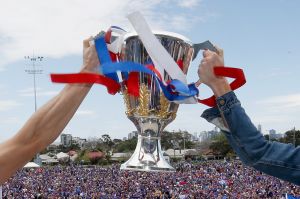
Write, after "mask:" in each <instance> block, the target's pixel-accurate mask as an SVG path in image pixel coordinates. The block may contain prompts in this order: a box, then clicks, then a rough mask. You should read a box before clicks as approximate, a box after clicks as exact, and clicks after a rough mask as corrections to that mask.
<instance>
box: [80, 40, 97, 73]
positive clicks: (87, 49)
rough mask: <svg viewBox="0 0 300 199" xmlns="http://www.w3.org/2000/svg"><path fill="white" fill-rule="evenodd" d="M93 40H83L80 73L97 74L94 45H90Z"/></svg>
mask: <svg viewBox="0 0 300 199" xmlns="http://www.w3.org/2000/svg"><path fill="white" fill-rule="evenodd" d="M92 39H93V38H92V37H90V38H88V39H85V40H83V66H82V70H81V72H88V73H98V72H99V69H98V67H99V65H100V62H99V59H98V55H97V52H96V49H95V46H94V45H90V41H91V40H92Z"/></svg>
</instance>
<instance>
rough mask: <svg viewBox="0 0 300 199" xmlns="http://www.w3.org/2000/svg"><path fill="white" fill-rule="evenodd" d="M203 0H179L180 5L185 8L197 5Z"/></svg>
mask: <svg viewBox="0 0 300 199" xmlns="http://www.w3.org/2000/svg"><path fill="white" fill-rule="evenodd" d="M200 2H201V0H179V1H178V5H179V6H181V7H184V8H193V7H195V6H197V5H198V4H199V3H200Z"/></svg>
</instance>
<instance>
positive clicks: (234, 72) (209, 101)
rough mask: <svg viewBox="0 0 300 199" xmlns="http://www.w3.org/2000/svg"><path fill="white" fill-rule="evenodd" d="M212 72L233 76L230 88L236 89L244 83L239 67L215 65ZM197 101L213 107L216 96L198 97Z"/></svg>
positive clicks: (244, 79) (223, 75)
mask: <svg viewBox="0 0 300 199" xmlns="http://www.w3.org/2000/svg"><path fill="white" fill-rule="evenodd" d="M214 73H215V75H216V76H222V77H229V78H235V80H233V82H231V83H230V88H231V90H235V89H238V88H240V87H241V86H243V85H244V84H245V83H246V78H245V75H244V72H243V70H242V69H240V68H231V67H223V66H216V67H214ZM198 102H199V103H201V104H205V105H207V106H211V107H214V106H216V97H215V96H214V95H213V96H211V97H209V98H206V99H203V100H201V99H198Z"/></svg>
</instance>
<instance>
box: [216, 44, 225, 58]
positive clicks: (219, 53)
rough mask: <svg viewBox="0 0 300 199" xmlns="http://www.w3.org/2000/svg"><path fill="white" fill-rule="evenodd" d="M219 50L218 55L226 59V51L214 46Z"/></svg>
mask: <svg viewBox="0 0 300 199" xmlns="http://www.w3.org/2000/svg"><path fill="white" fill-rule="evenodd" d="M214 47H215V48H216V49H217V54H218V55H219V56H221V57H224V51H223V49H222V48H219V47H218V46H214Z"/></svg>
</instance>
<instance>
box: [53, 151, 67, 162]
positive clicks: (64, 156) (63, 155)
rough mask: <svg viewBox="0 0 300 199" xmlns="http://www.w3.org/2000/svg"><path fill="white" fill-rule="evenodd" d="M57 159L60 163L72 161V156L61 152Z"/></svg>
mask: <svg viewBox="0 0 300 199" xmlns="http://www.w3.org/2000/svg"><path fill="white" fill-rule="evenodd" d="M56 158H57V160H59V161H68V160H69V159H70V156H69V155H68V154H66V153H63V152H60V153H58V154H56Z"/></svg>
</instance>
